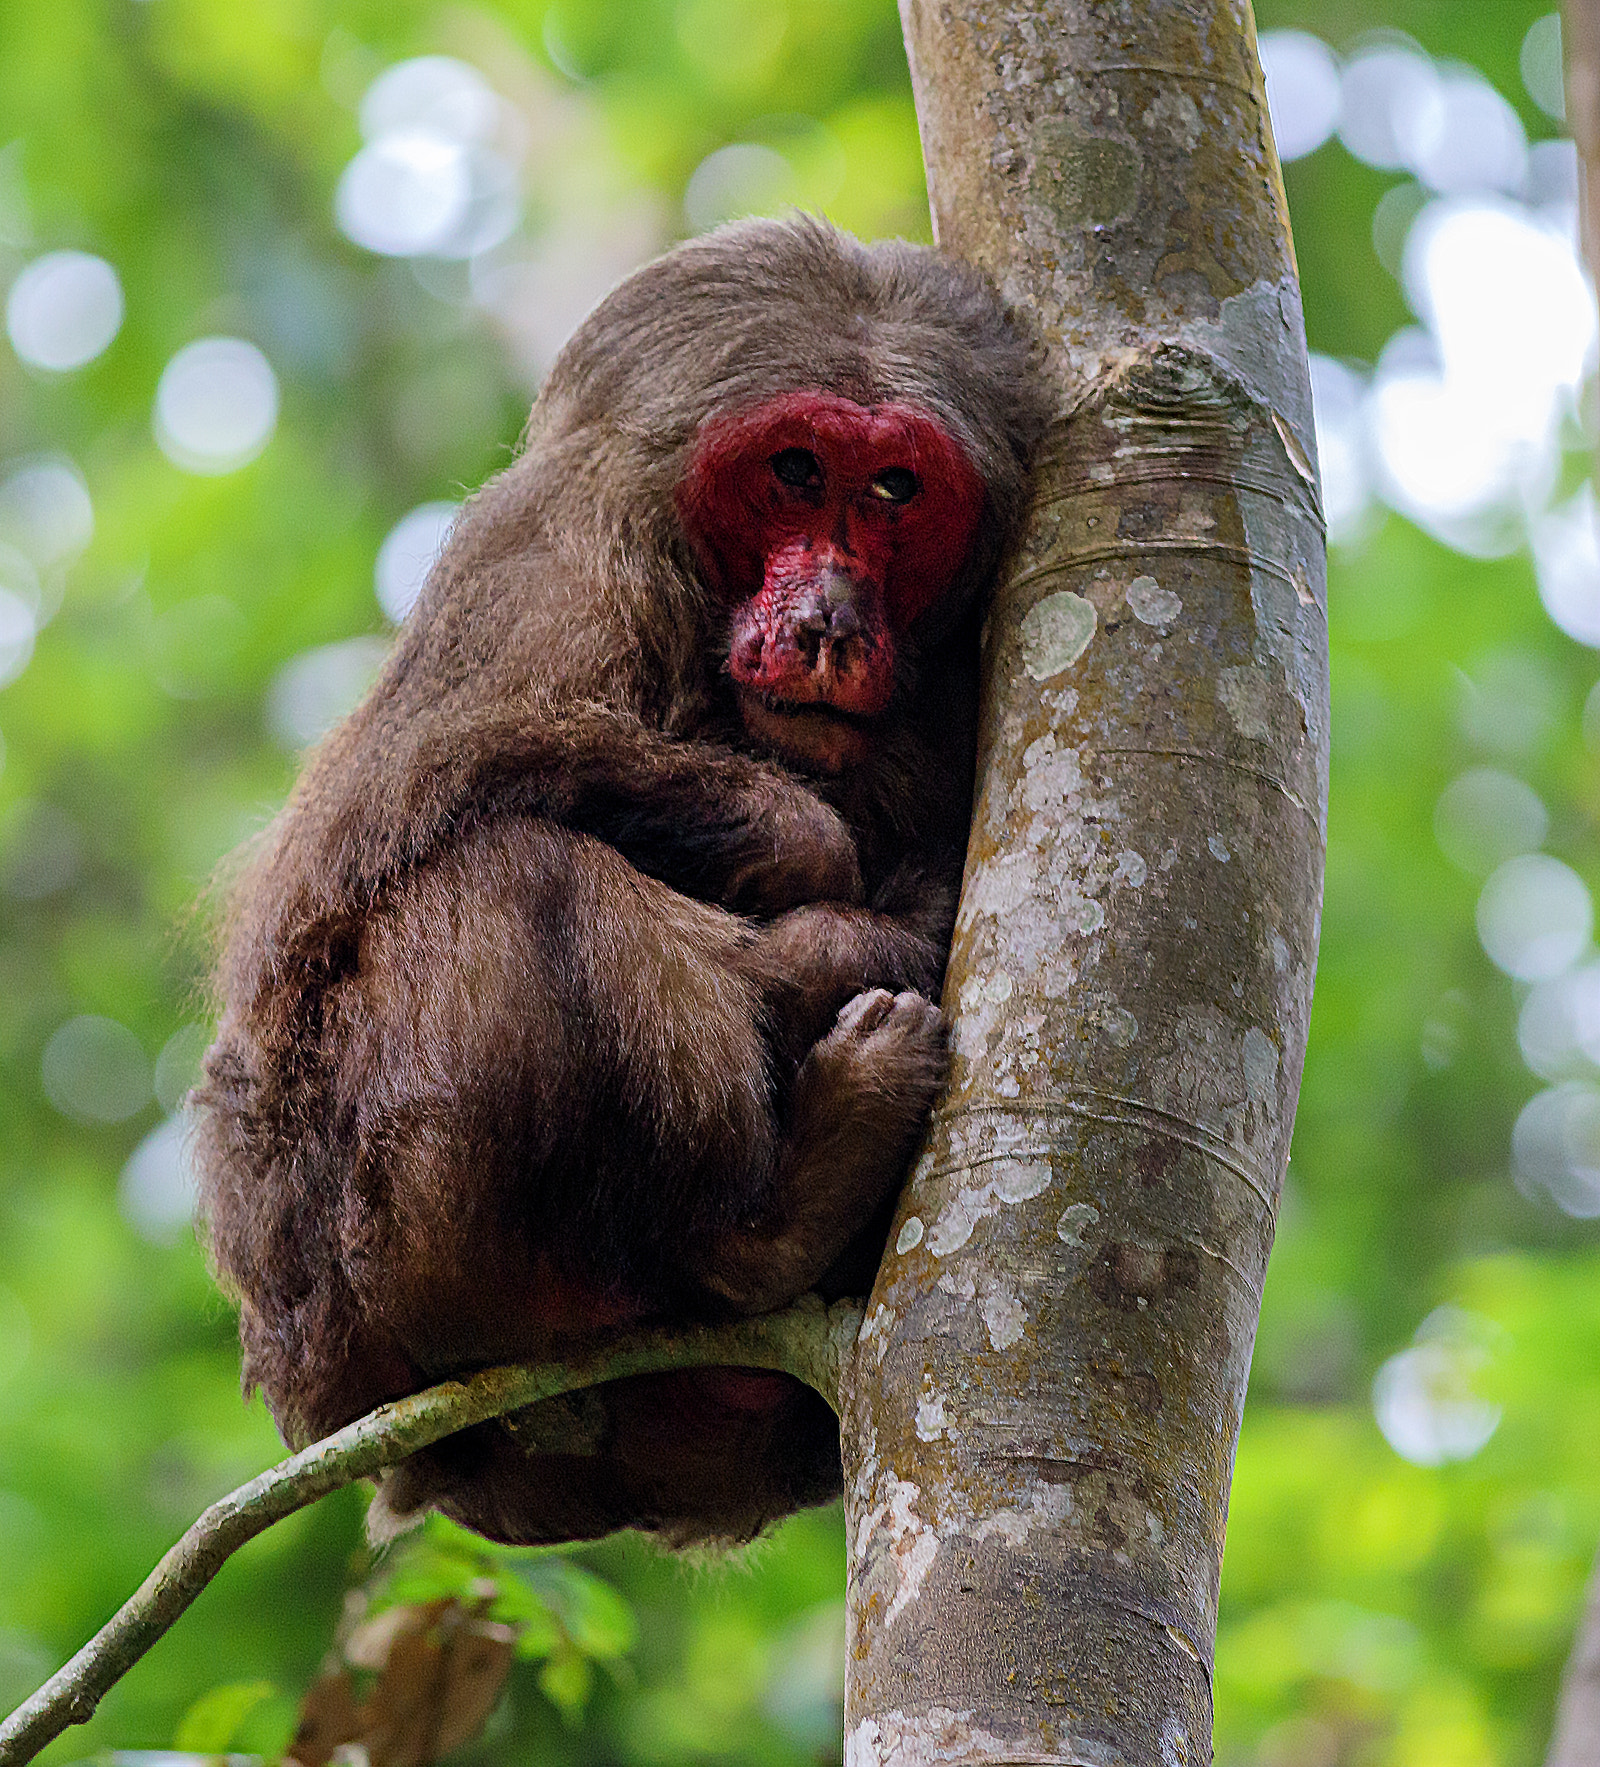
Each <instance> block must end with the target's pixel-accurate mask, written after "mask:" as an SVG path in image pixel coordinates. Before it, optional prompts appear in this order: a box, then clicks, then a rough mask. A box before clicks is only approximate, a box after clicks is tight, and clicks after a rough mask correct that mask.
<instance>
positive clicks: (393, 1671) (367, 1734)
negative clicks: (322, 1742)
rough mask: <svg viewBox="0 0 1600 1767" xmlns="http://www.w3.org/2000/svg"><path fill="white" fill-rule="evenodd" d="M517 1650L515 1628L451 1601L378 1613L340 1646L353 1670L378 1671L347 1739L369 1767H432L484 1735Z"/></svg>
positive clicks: (310, 1766) (316, 1765) (317, 1766)
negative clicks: (358, 1747) (355, 1744)
mask: <svg viewBox="0 0 1600 1767" xmlns="http://www.w3.org/2000/svg"><path fill="white" fill-rule="evenodd" d="M515 1643H516V1633H515V1631H514V1629H513V1628H512V1627H510V1626H503V1625H499V1624H496V1623H495V1622H493V1621H490V1620H485V1619H484V1618H482V1616H481V1613H480V1612H479V1611H477V1610H476V1609H474V1608H469V1607H467V1606H465V1605H463V1604H462V1603H461V1602H458V1601H455V1600H453V1599H450V1598H445V1599H441V1600H438V1601H431V1602H427V1603H424V1604H422V1605H419V1606H415V1607H402V1608H391V1609H390V1610H389V1611H388V1612H387V1613H384V1614H380V1615H379V1616H378V1617H377V1618H376V1619H375V1620H372V1621H369V1622H367V1623H366V1624H364V1625H362V1626H360V1627H358V1628H357V1629H356V1630H355V1631H354V1632H353V1633H352V1634H351V1636H350V1638H349V1640H348V1641H347V1642H346V1645H345V1654H346V1656H347V1657H348V1658H349V1659H350V1660H351V1661H352V1662H353V1663H355V1664H357V1665H358V1666H360V1667H363V1668H371V1669H375V1670H377V1671H379V1674H378V1680H377V1683H376V1685H375V1686H374V1687H373V1689H372V1691H371V1693H369V1694H368V1696H367V1698H366V1699H365V1700H364V1701H363V1702H362V1703H361V1706H360V1708H359V1711H358V1713H357V1718H358V1723H359V1728H358V1729H357V1731H355V1732H354V1733H353V1735H352V1737H351V1738H349V1739H348V1740H353V1741H356V1742H359V1743H360V1744H361V1745H362V1747H363V1748H364V1749H365V1750H366V1752H367V1756H368V1759H369V1761H370V1762H371V1767H431V1763H433V1762H435V1761H437V1760H439V1759H440V1758H441V1756H443V1755H446V1754H448V1753H449V1752H450V1751H451V1750H452V1749H457V1748H460V1747H461V1745H462V1744H463V1743H466V1742H470V1741H471V1740H472V1738H473V1737H474V1736H476V1735H477V1734H478V1732H479V1731H480V1730H481V1729H482V1728H483V1725H484V1723H485V1721H486V1720H487V1719H488V1717H489V1714H490V1713H491V1712H492V1711H493V1710H494V1706H495V1701H496V1700H497V1699H498V1698H499V1697H500V1690H501V1688H502V1687H503V1686H504V1685H505V1679H506V1676H507V1674H508V1673H509V1672H510V1669H511V1663H512V1659H513V1655H514V1646H515ZM303 1767H320V1763H303Z"/></svg>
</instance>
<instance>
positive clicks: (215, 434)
mask: <svg viewBox="0 0 1600 1767" xmlns="http://www.w3.org/2000/svg"><path fill="white" fill-rule="evenodd" d="M277 422H278V377H277V376H276V375H275V374H274V373H273V372H272V364H271V363H270V362H268V360H267V359H266V357H265V356H264V355H262V353H261V351H260V350H258V349H257V348H256V346H255V345H254V344H251V343H246V342H245V341H244V339H243V338H236V337H208V338H201V339H200V340H199V342H198V343H192V344H188V345H186V346H185V347H184V348H183V349H181V350H179V351H178V353H177V355H175V356H174V357H173V358H172V360H171V361H170V362H169V363H168V364H167V366H166V367H165V369H163V370H162V374H161V379H160V382H159V383H158V384H157V387H156V407H155V436H156V442H157V444H158V446H159V447H160V449H161V452H162V453H163V454H165V455H166V457H167V458H168V459H169V460H170V461H171V462H172V463H173V465H175V466H181V467H182V468H183V469H184V470H185V471H186V472H194V473H206V474H217V473H227V472H236V471H237V470H238V469H239V468H240V467H241V466H244V465H246V464H248V463H249V462H250V461H252V460H254V459H255V457H256V456H257V455H258V454H259V453H260V452H261V450H262V449H263V448H265V447H266V445H267V443H268V442H269V441H270V440H271V439H272V432H273V430H274V429H275V428H276V427H277Z"/></svg>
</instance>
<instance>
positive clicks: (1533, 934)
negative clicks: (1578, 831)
mask: <svg viewBox="0 0 1600 1767" xmlns="http://www.w3.org/2000/svg"><path fill="white" fill-rule="evenodd" d="M1477 918H1478V937H1479V938H1480V939H1481V940H1482V941H1483V948H1484V950H1485V951H1486V952H1487V953H1488V954H1489V958H1490V961H1491V962H1493V963H1494V964H1495V965H1496V966H1497V967H1498V968H1500V969H1503V970H1504V971H1505V972H1506V974H1507V975H1510V976H1515V977H1516V979H1517V980H1518V981H1521V982H1538V981H1545V980H1548V979H1549V978H1551V977H1553V976H1558V975H1560V974H1561V973H1562V972H1563V971H1564V970H1567V969H1570V968H1571V966H1572V965H1573V964H1574V963H1576V962H1577V960H1578V959H1579V958H1580V957H1581V956H1582V955H1583V953H1584V952H1585V950H1587V949H1588V945H1589V935H1590V933H1591V931H1592V930H1593V928H1594V905H1593V903H1592V902H1591V900H1590V897H1589V888H1588V885H1587V884H1585V883H1584V881H1583V879H1582V878H1581V877H1579V876H1578V874H1577V872H1575V871H1574V870H1573V869H1572V867H1571V866H1570V865H1563V864H1562V863H1561V861H1560V860H1559V859H1552V858H1551V857H1550V856H1549V855H1548V854H1547V853H1525V854H1523V855H1522V856H1521V857H1519V858H1516V859H1508V860H1507V861H1506V862H1505V864H1503V865H1501V866H1500V867H1499V868H1498V869H1497V870H1496V871H1495V872H1494V873H1493V874H1492V875H1491V876H1490V878H1489V881H1488V882H1487V883H1486V884H1485V885H1484V886H1483V893H1482V894H1481V895H1480V896H1479V897H1478V916H1477Z"/></svg>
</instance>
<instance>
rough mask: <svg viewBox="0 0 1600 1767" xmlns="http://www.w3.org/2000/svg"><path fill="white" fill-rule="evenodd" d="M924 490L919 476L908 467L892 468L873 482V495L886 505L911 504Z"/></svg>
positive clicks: (887, 468)
mask: <svg viewBox="0 0 1600 1767" xmlns="http://www.w3.org/2000/svg"><path fill="white" fill-rule="evenodd" d="M921 489H922V486H921V484H920V483H919V482H918V480H917V475H916V474H915V473H914V472H912V470H911V469H910V467H907V466H890V467H886V468H885V469H884V471H882V472H880V473H879V474H878V476H877V477H876V478H875V479H874V480H873V481H872V494H873V496H874V497H881V498H882V499H883V501H884V502H885V503H909V502H910V501H911V499H912V498H913V497H915V496H916V494H917V492H918V491H920V490H921Z"/></svg>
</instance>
